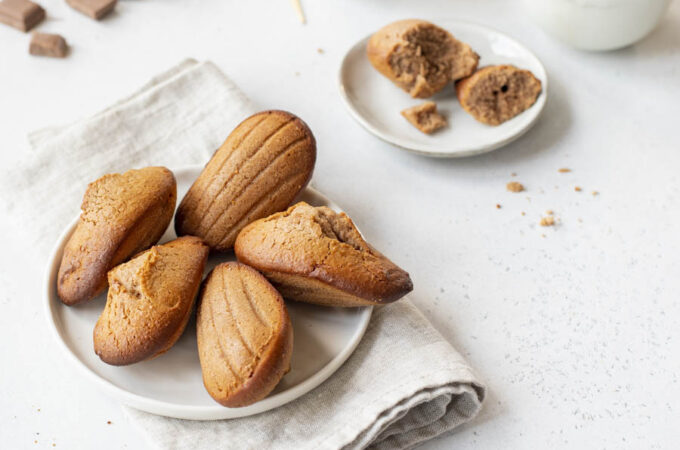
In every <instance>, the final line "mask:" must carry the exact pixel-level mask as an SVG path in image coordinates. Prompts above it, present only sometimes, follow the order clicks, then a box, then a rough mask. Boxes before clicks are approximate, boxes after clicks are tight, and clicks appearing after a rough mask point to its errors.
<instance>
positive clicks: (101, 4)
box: [66, 0, 117, 20]
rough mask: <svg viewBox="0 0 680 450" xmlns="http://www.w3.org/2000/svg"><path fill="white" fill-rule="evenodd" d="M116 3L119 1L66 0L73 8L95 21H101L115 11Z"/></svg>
mask: <svg viewBox="0 0 680 450" xmlns="http://www.w3.org/2000/svg"><path fill="white" fill-rule="evenodd" d="M116 2H117V0H66V3H68V4H69V5H70V6H71V8H73V9H75V10H76V11H78V12H81V13H83V14H85V15H86V16H90V17H92V18H93V19H95V20H99V19H101V18H103V17H104V16H105V15H107V14H108V13H110V12H111V11H113V8H115V7H116Z"/></svg>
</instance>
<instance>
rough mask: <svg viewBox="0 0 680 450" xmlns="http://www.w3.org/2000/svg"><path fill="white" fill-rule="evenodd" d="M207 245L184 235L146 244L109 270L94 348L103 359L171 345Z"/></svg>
mask: <svg viewBox="0 0 680 450" xmlns="http://www.w3.org/2000/svg"><path fill="white" fill-rule="evenodd" d="M208 252H209V249H208V246H207V245H205V244H204V243H203V241H201V239H199V238H197V237H194V236H185V237H181V238H178V239H175V240H174V241H170V242H168V243H166V244H162V245H157V246H154V247H151V248H150V249H149V250H147V251H145V252H143V253H141V254H139V255H137V256H136V257H134V258H133V259H131V260H130V261H128V262H126V263H125V264H121V265H119V266H117V267H115V268H114V269H113V270H111V271H110V272H109V293H108V297H107V299H106V307H105V308H104V311H103V312H102V314H101V316H100V317H99V320H97V324H96V325H95V328H94V351H95V353H96V354H97V355H99V357H100V358H101V359H102V361H104V362H105V363H108V364H113V365H117V366H120V365H127V364H133V363H136V362H139V361H143V360H145V359H150V358H154V357H156V356H158V355H160V354H161V353H164V352H166V351H168V350H169V349H170V347H172V346H173V345H174V344H175V342H177V340H178V339H179V337H180V336H181V335H182V332H183V331H184V328H185V327H186V325H187V322H188V321H189V317H190V316H191V311H192V309H193V305H194V300H195V299H196V294H197V293H198V288H199V287H200V285H201V278H202V277H203V269H204V268H205V263H206V261H207V260H208Z"/></svg>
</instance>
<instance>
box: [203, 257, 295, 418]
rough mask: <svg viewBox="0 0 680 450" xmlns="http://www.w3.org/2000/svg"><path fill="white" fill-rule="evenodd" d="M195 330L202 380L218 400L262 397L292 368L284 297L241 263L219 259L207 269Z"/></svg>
mask: <svg viewBox="0 0 680 450" xmlns="http://www.w3.org/2000/svg"><path fill="white" fill-rule="evenodd" d="M196 333H197V338H198V356H199V359H200V362H201V371H202V373H203V384H204V385H205V388H206V390H207V391H208V393H209V394H210V396H211V397H212V398H214V399H215V401H217V402H218V403H220V404H221V405H224V406H228V407H232V408H235V407H241V406H247V405H250V404H253V403H255V402H257V401H259V400H261V399H263V398H264V397H266V396H267V395H268V394H269V393H270V392H271V391H272V390H273V389H274V388H275V387H276V385H277V384H278V383H279V381H280V380H281V378H282V377H283V376H284V375H285V374H286V373H287V372H288V371H289V370H290V358H291V355H292V354H293V326H292V324H291V322H290V318H289V316H288V311H287V309H286V305H285V304H284V303H283V298H281V295H280V294H279V293H278V292H277V291H276V289H274V287H272V285H271V284H269V282H268V281H267V280H266V279H265V278H264V277H263V276H262V275H260V274H259V273H258V272H257V271H256V270H254V269H252V268H250V267H248V266H246V265H244V264H239V263H236V262H230V263H224V264H220V265H219V266H217V267H215V269H213V271H212V272H211V273H210V275H209V277H208V279H207V280H206V281H205V283H204V286H203V291H202V293H201V300H200V304H199V306H198V314H197V318H196Z"/></svg>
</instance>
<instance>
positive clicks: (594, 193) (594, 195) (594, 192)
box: [591, 191, 600, 197]
mask: <svg viewBox="0 0 680 450" xmlns="http://www.w3.org/2000/svg"><path fill="white" fill-rule="evenodd" d="M591 194H593V197H597V196H598V195H600V193H599V192H597V191H593V192H591Z"/></svg>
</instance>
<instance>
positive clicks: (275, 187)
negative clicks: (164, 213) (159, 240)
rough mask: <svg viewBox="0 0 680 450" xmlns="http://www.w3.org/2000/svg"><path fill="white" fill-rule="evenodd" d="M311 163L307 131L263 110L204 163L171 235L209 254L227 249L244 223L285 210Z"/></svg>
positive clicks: (279, 113) (295, 122)
mask: <svg viewBox="0 0 680 450" xmlns="http://www.w3.org/2000/svg"><path fill="white" fill-rule="evenodd" d="M315 161H316V141H315V140H314V136H313V135H312V132H311V131H310V129H309V127H308V126H307V125H306V124H305V123H304V122H303V121H302V120H301V119H300V118H298V117H296V116H295V115H293V114H291V113H288V112H285V111H264V112H261V113H258V114H255V115H253V116H251V117H249V118H247V119H246V120H244V121H243V122H241V124H239V125H238V126H237V127H236V128H235V129H234V131H232V132H231V134H230V135H229V137H228V138H227V140H226V141H225V142H224V144H222V146H221V147H220V148H219V149H218V150H217V151H216V152H215V154H214V155H213V157H212V158H211V159H210V161H208V164H207V165H206V166H205V168H204V169H203V171H202V172H201V174H200V175H199V176H198V179H196V181H195V182H194V184H193V185H192V186H191V188H190V189H189V192H187V194H186V196H185V197H184V198H183V199H182V202H181V203H180V205H179V208H177V214H176V215H175V230H176V231H177V235H178V236H181V235H185V234H190V235H193V236H198V237H200V238H202V239H203V240H204V241H205V242H206V243H207V244H208V245H209V246H210V248H211V249H213V250H219V251H226V250H229V249H231V248H232V247H233V245H234V240H235V239H236V235H237V234H238V232H239V231H241V229H242V228H243V227H244V226H246V225H248V224H249V223H250V222H252V221H254V220H257V219H260V218H262V217H267V216H268V215H270V214H272V213H275V212H277V211H282V210H284V209H286V208H287V207H288V206H289V205H290V203H291V202H292V201H293V199H294V198H295V196H296V195H297V194H298V193H299V192H300V191H301V190H302V189H303V188H304V187H305V186H306V185H307V183H308V182H309V180H310V178H311V176H312V171H313V169H314V162H315Z"/></svg>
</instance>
